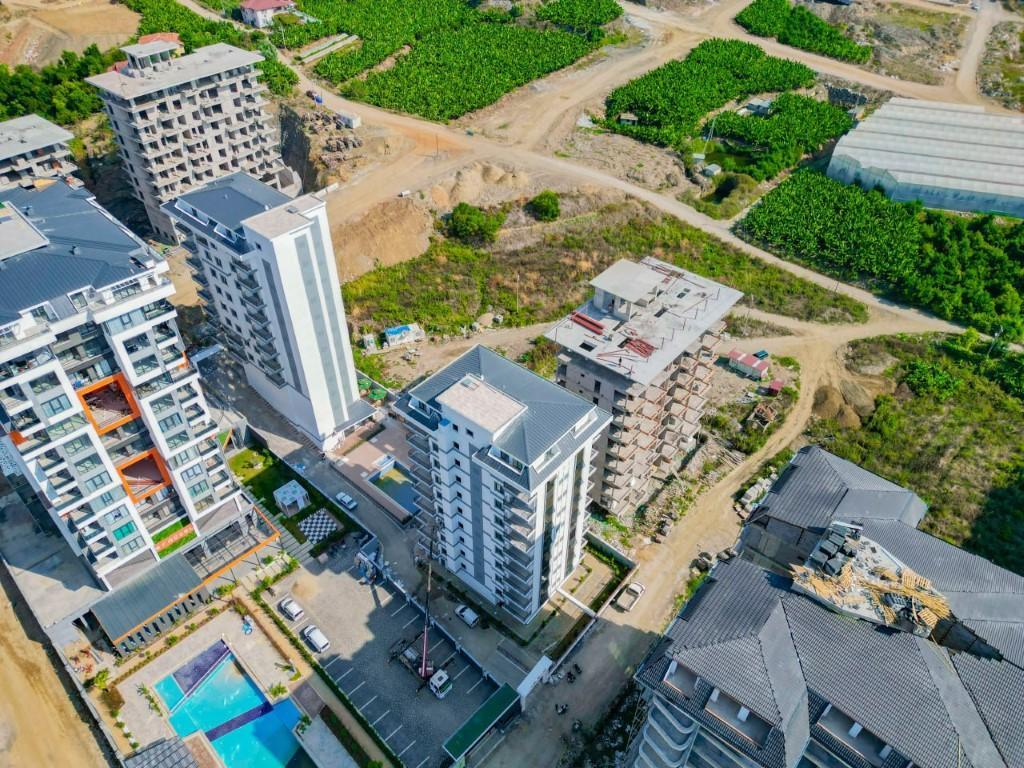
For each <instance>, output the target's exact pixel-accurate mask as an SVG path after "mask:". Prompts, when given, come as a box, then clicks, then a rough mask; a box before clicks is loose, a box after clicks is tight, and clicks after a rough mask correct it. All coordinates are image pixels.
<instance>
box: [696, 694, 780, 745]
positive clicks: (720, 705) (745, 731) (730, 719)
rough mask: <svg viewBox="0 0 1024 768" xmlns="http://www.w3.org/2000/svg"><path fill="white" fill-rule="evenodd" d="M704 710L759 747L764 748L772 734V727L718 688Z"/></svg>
mask: <svg viewBox="0 0 1024 768" xmlns="http://www.w3.org/2000/svg"><path fill="white" fill-rule="evenodd" d="M704 709H705V711H706V712H708V713H709V714H711V715H713V716H714V717H716V718H717V719H718V720H719V721H720V722H722V723H723V724H724V725H725V726H727V727H728V728H730V729H732V730H733V731H735V732H736V733H738V734H740V735H741V736H744V737H746V738H747V739H749V740H750V741H752V742H754V744H756V745H758V746H762V745H763V744H764V742H765V739H767V738H768V734H769V733H771V730H772V727H771V725H769V724H768V723H766V722H765V721H764V720H762V719H761V718H760V717H758V716H757V715H755V714H754V713H753V712H751V711H750V710H749V709H747V708H746V707H744V706H743V705H742V704H740V703H739V702H738V701H736V700H735V699H732V698H730V697H729V696H726V695H725V694H724V693H722V692H721V691H719V690H718V689H717V688H716V689H715V690H714V691H713V692H712V693H711V698H709V699H708V703H707V704H705V705H704Z"/></svg>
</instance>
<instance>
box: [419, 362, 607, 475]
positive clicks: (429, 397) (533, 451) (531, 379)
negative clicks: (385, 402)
mask: <svg viewBox="0 0 1024 768" xmlns="http://www.w3.org/2000/svg"><path fill="white" fill-rule="evenodd" d="M467 374H472V375H473V376H477V377H479V378H480V379H481V380H483V381H485V382H486V383H487V384H489V385H490V386H492V387H494V388H495V389H498V390H500V391H501V392H503V393H504V394H506V395H508V396H509V397H511V398H513V399H515V400H518V401H519V402H521V403H523V404H524V405H526V407H527V409H526V411H524V412H523V414H522V415H521V416H518V417H516V419H515V421H514V422H513V423H512V424H511V425H510V426H509V427H507V428H506V429H505V430H504V431H503V432H501V433H500V434H499V436H498V438H497V439H496V440H495V443H494V444H495V446H496V447H498V448H500V449H501V450H503V451H505V452H506V453H508V454H509V455H510V456H513V457H515V458H516V459H518V460H519V461H521V462H523V463H524V464H532V463H533V462H534V461H536V460H537V459H539V458H540V457H541V456H543V455H544V453H545V452H546V451H547V450H548V449H549V448H551V447H552V446H553V445H555V444H556V443H557V442H558V441H559V440H560V439H561V438H563V437H564V436H565V434H566V433H567V432H569V430H571V429H572V427H573V425H575V424H576V423H577V422H578V421H579V420H580V419H582V418H583V417H584V416H585V415H586V414H587V413H588V412H590V411H595V410H596V411H599V415H601V416H604V417H605V418H610V417H609V416H608V414H606V413H604V412H603V411H600V409H599V408H597V407H596V406H594V405H593V404H592V403H590V402H588V401H586V400H584V399H583V398H582V397H579V396H577V395H574V394H573V393H571V392H569V391H568V390H566V389H563V388H562V387H560V386H558V385H557V384H555V383H553V382H550V381H548V380H547V379H544V378H542V377H540V376H538V375H537V374H535V373H534V372H533V371H530V370H528V369H526V368H524V367H523V366H521V365H519V364H517V363H514V362H512V361H511V360H508V359H507V358H505V357H502V356H501V355H499V354H498V353H497V352H494V351H493V350H490V349H488V348H487V347H484V346H481V345H479V344H478V345H477V346H475V347H473V348H472V349H470V350H469V351H467V352H465V353H464V354H463V355H461V356H460V357H458V358H457V359H456V360H454V361H452V362H451V363H449V364H448V365H446V366H445V367H444V368H442V369H441V370H440V371H438V372H437V373H435V374H434V375H432V376H430V377H429V378H428V379H426V380H425V381H423V382H421V383H420V384H417V385H416V386H415V387H413V388H412V389H411V390H409V394H410V395H412V396H413V397H416V398H418V399H419V400H422V401H423V402H425V403H427V404H428V405H430V406H431V407H433V408H436V409H438V410H440V407H439V406H438V404H437V401H436V398H437V396H438V395H440V394H441V393H442V392H444V391H446V390H447V389H448V388H449V387H451V386H453V385H454V384H456V383H457V382H459V381H461V380H462V378H463V377H464V376H466V375H467Z"/></svg>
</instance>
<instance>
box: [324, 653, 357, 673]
mask: <svg viewBox="0 0 1024 768" xmlns="http://www.w3.org/2000/svg"><path fill="white" fill-rule="evenodd" d="M338 661H344V659H342V658H341V656H335V657H334V658H333V659H331V660H330V661H328V662H327V663H326V664H324V669H330V668H331V664H334V663H335V662H338ZM351 671H352V670H351V669H350V670H349V672H351Z"/></svg>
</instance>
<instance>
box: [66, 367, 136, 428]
mask: <svg viewBox="0 0 1024 768" xmlns="http://www.w3.org/2000/svg"><path fill="white" fill-rule="evenodd" d="M75 394H77V395H78V400H79V401H80V402H81V403H82V408H83V409H84V410H85V415H86V417H87V418H88V419H89V422H90V423H91V424H92V425H93V427H95V429H96V432H97V433H99V434H101V435H105V434H106V433H107V432H111V431H113V430H115V429H117V428H118V427H120V426H123V425H125V424H127V423H128V422H130V421H134V420H135V419H137V418H138V417H139V415H140V413H141V412H140V411H139V405H138V403H136V402H135V398H134V397H133V396H132V390H131V386H130V385H129V384H128V380H127V379H125V377H124V374H123V373H121V372H120V371H119V372H117V373H115V374H114V375H113V376H108V377H107V378H105V379H100V380H99V381H97V382H95V383H93V384H90V385H89V386H87V387H82V388H81V389H79V390H77V391H76V392H75Z"/></svg>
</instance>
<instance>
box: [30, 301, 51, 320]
mask: <svg viewBox="0 0 1024 768" xmlns="http://www.w3.org/2000/svg"><path fill="white" fill-rule="evenodd" d="M29 314H30V315H32V317H34V318H35V319H36V320H38V321H40V322H42V323H46V322H49V320H50V309H49V307H48V306H47V305H46V304H40V305H39V306H38V307H36V308H35V309H32V310H30V311H29Z"/></svg>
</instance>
